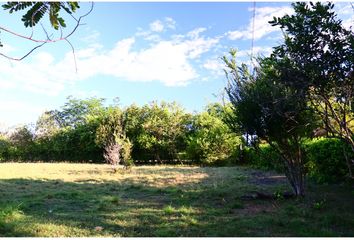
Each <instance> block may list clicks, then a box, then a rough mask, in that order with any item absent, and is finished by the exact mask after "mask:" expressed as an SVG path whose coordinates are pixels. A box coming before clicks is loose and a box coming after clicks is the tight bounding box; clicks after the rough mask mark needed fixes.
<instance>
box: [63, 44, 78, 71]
mask: <svg viewBox="0 0 354 240" xmlns="http://www.w3.org/2000/svg"><path fill="white" fill-rule="evenodd" d="M65 41H66V42H67V43H68V44H69V45H70V47H71V50H72V52H73V56H74V64H75V72H76V73H77V63H76V55H75V49H74V46H73V45H72V44H71V42H70V41H69V40H68V39H65Z"/></svg>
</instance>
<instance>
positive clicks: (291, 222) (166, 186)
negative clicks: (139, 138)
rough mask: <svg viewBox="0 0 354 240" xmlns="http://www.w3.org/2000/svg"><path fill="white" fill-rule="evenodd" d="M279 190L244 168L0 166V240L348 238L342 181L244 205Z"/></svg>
mask: <svg viewBox="0 0 354 240" xmlns="http://www.w3.org/2000/svg"><path fill="white" fill-rule="evenodd" d="M264 178H267V181H263V180H262V179H264ZM262 181H263V182H262ZM286 189H289V187H288V185H287V182H286V180H285V179H284V177H282V176H279V174H274V173H264V172H260V171H256V170H252V169H249V168H246V167H242V168H241V167H228V168H226V167H223V168H201V167H188V166H141V167H133V168H132V169H130V170H128V171H123V169H121V170H119V171H118V173H113V171H112V169H111V168H110V167H109V166H108V165H98V164H69V163H67V164H65V163H58V164H49V163H48V164H47V163H40V164H38V163H35V164H34V163H2V164H0V193H1V198H0V236H7V237H11V236H27V237H83V236H104V237H131V236H135V237H143V236H155V237H157V236H161V237H165V236H185V237H188V236H189V237H190V236H353V235H354V229H353V226H354V220H353V219H354V213H353V210H354V206H353V204H352V199H353V197H354V192H353V190H352V187H351V186H347V185H345V184H344V185H313V184H310V185H309V191H308V195H307V197H306V198H305V199H299V200H296V199H291V200H283V199H278V200H265V201H260V200H251V201H244V200H242V199H241V196H242V195H244V194H246V193H248V192H250V191H254V190H258V191H266V192H270V193H273V192H277V191H282V190H286ZM339 221H340V224H339V223H338V222H339Z"/></svg>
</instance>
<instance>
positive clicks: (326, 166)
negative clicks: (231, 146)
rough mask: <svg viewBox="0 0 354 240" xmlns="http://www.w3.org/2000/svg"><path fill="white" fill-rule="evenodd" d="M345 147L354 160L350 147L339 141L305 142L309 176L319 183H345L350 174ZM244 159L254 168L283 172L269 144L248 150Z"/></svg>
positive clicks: (317, 140) (322, 139) (323, 139)
mask: <svg viewBox="0 0 354 240" xmlns="http://www.w3.org/2000/svg"><path fill="white" fill-rule="evenodd" d="M343 147H344V148H346V151H347V154H348V156H349V158H351V159H353V158H354V154H353V152H352V151H351V149H350V146H348V145H347V144H346V143H344V142H342V141H341V140H339V139H333V138H321V139H316V140H315V139H314V140H308V141H307V142H305V144H304V149H305V154H306V155H305V169H306V172H307V176H308V177H309V178H311V179H313V180H315V181H316V182H318V183H329V182H339V181H343V180H344V179H345V177H346V175H347V173H348V169H347V166H346V160H345V157H344V153H343ZM244 158H245V161H246V162H247V163H248V164H250V165H252V166H254V167H257V168H261V169H266V170H276V171H279V172H282V171H283V166H282V164H281V159H280V156H279V154H277V153H276V152H275V151H274V149H272V148H271V147H270V146H269V145H268V144H262V145H260V146H259V148H258V149H257V150H256V149H254V148H246V149H245V150H244Z"/></svg>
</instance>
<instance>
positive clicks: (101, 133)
mask: <svg viewBox="0 0 354 240" xmlns="http://www.w3.org/2000/svg"><path fill="white" fill-rule="evenodd" d="M223 112H224V107H223V106H222V105H220V104H214V105H210V106H208V107H207V109H206V111H203V112H201V113H195V114H190V113H187V112H186V111H185V110H184V109H183V108H182V107H181V106H179V105H178V104H176V103H174V102H173V103H166V102H161V103H157V102H152V103H150V104H146V105H143V106H141V107H139V106H136V105H130V106H128V107H126V108H120V107H119V105H117V104H113V105H109V106H105V104H104V99H99V98H89V99H83V100H81V99H75V98H73V97H69V98H68V101H67V102H66V103H65V104H64V106H62V107H61V108H60V109H55V110H52V111H47V112H45V113H43V114H42V115H41V116H40V117H39V119H38V121H37V123H36V125H35V126H32V127H29V126H22V127H18V128H16V129H12V130H11V131H9V132H6V133H3V134H2V136H1V141H0V159H2V160H7V161H71V162H96V163H100V162H104V160H106V161H107V162H110V163H114V164H117V163H119V162H121V163H122V162H123V163H124V164H130V163H131V160H132V159H133V160H134V162H135V163H138V164H142V163H144V164H146V163H151V162H152V163H182V162H190V163H205V164H214V163H215V162H217V161H224V162H225V161H227V160H230V161H231V160H235V159H233V157H235V151H237V149H238V145H239V144H240V143H241V140H240V136H238V135H237V134H235V133H232V132H231V130H230V129H229V128H228V126H227V125H226V124H225V123H224V122H223V118H224V116H223ZM108 156H111V157H108Z"/></svg>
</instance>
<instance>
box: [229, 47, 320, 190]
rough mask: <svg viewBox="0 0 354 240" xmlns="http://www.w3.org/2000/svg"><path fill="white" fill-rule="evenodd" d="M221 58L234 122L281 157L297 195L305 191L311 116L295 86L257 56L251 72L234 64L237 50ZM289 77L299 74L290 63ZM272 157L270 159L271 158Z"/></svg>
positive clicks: (276, 67) (276, 68) (269, 60)
mask: <svg viewBox="0 0 354 240" xmlns="http://www.w3.org/2000/svg"><path fill="white" fill-rule="evenodd" d="M230 55H231V58H230V59H228V58H227V57H224V58H223V60H224V62H225V65H226V67H227V70H226V72H227V77H228V80H229V84H228V86H227V87H226V92H227V95H228V97H229V100H230V102H231V104H232V105H233V111H234V114H233V115H231V116H234V122H236V124H235V125H237V126H239V128H240V130H241V131H242V132H244V133H247V134H250V135H256V136H258V137H259V138H260V139H263V140H265V141H267V142H268V143H269V144H270V145H271V146H272V147H273V148H274V149H275V150H276V151H277V152H278V153H279V155H280V156H281V158H282V160H283V164H284V170H285V174H286V176H287V178H288V180H289V182H290V184H291V186H292V188H293V191H294V193H295V195H296V196H303V195H304V194H305V181H304V180H305V179H304V177H305V171H304V156H303V155H304V151H303V147H302V144H301V143H302V141H303V140H304V139H305V137H306V136H308V135H309V134H310V130H311V128H309V127H310V125H311V122H312V119H313V117H312V116H311V111H310V109H308V107H307V102H306V101H305V100H304V98H301V93H299V92H297V91H296V89H294V88H291V87H289V86H287V85H285V84H283V81H284V79H283V77H284V75H282V74H280V73H279V71H278V65H277V64H278V63H277V62H275V61H273V59H270V58H263V59H259V66H258V67H256V68H255V69H254V73H253V74H251V73H250V71H249V70H248V67H247V66H246V65H245V64H242V65H241V66H237V65H236V60H235V57H236V51H234V50H231V51H230ZM287 67H288V68H287V69H288V70H289V71H290V72H291V75H289V77H293V78H298V77H299V74H300V75H301V73H299V72H298V71H296V69H293V68H292V67H291V66H290V65H288V66H287ZM270 160H271V159H270Z"/></svg>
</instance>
